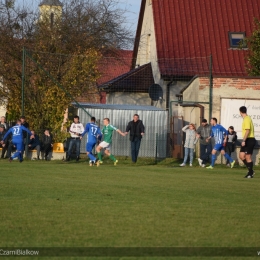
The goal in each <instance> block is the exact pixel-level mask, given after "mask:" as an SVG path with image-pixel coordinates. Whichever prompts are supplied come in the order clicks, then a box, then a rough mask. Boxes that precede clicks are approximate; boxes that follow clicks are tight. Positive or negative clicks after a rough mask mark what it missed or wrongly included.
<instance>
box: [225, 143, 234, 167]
mask: <svg viewBox="0 0 260 260" xmlns="http://www.w3.org/2000/svg"><path fill="white" fill-rule="evenodd" d="M225 152H226V154H228V155H229V156H230V157H231V153H232V152H233V144H232V143H227V144H226V147H225ZM229 163H230V162H229V160H227V162H226V164H229Z"/></svg>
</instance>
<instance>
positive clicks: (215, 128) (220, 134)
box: [206, 117, 235, 169]
mask: <svg viewBox="0 0 260 260" xmlns="http://www.w3.org/2000/svg"><path fill="white" fill-rule="evenodd" d="M217 122H218V121H217V119H216V118H215V117H213V118H211V120H210V124H211V125H212V129H211V136H209V137H208V138H207V139H206V140H207V141H209V140H210V139H211V138H212V137H214V139H215V146H214V148H213V150H212V152H211V154H212V158H211V165H210V166H208V167H206V168H207V169H213V167H214V165H215V161H216V158H217V156H216V153H217V151H220V152H221V154H222V155H224V157H225V158H226V159H227V160H228V161H229V162H230V168H233V167H234V165H235V161H234V160H233V159H232V158H231V157H230V156H229V155H228V154H227V153H226V152H225V146H224V143H226V142H227V134H228V131H227V130H226V129H225V128H224V127H223V126H222V125H219V124H217Z"/></svg>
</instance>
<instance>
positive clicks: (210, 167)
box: [206, 165, 214, 170]
mask: <svg viewBox="0 0 260 260" xmlns="http://www.w3.org/2000/svg"><path fill="white" fill-rule="evenodd" d="M206 169H210V170H212V169H214V167H212V166H211V165H210V166H208V167H206Z"/></svg>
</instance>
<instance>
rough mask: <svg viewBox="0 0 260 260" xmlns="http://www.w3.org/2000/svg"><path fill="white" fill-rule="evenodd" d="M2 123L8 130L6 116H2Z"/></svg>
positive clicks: (0, 123)
mask: <svg viewBox="0 0 260 260" xmlns="http://www.w3.org/2000/svg"><path fill="white" fill-rule="evenodd" d="M0 125H3V126H4V127H5V130H6V131H8V129H9V125H8V124H7V123H6V120H5V117H4V116H1V122H0Z"/></svg>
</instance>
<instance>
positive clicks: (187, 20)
mask: <svg viewBox="0 0 260 260" xmlns="http://www.w3.org/2000/svg"><path fill="white" fill-rule="evenodd" d="M145 1H146V0H142V4H143V3H144V2H145ZM152 8H153V15H154V26H155V36H156V45H157V57H158V62H159V67H160V71H161V74H162V75H168V76H169V75H171V74H176V73H177V74H181V73H184V72H185V70H187V71H192V70H193V68H196V67H197V73H195V74H205V71H206V70H208V66H209V59H207V61H205V59H204V60H203V59H202V60H201V59H200V58H196V60H194V59H193V58H195V57H209V56H210V55H212V60H213V75H215V76H229V77H232V76H246V75H247V74H246V72H245V54H246V53H247V51H246V50H236V49H231V48H230V46H229V36H228V32H246V36H250V35H251V33H252V31H253V29H254V28H253V27H254V18H255V17H256V18H258V19H259V18H260V1H259V0H217V1H213V0H153V1H152ZM141 11H142V8H141ZM140 17H141V14H140ZM139 23H140V20H139ZM139 36H140V35H139ZM137 39H138V37H137ZM135 53H136V49H135ZM182 59H183V60H182ZM192 62H195V63H196V64H194V65H192V66H190V65H189V64H190V63H192ZM205 62H206V64H205ZM180 63H181V64H180ZM177 68H180V71H177V72H176V70H177ZM187 74H188V75H191V74H193V73H189V72H188V73H187Z"/></svg>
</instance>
